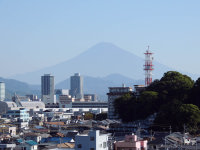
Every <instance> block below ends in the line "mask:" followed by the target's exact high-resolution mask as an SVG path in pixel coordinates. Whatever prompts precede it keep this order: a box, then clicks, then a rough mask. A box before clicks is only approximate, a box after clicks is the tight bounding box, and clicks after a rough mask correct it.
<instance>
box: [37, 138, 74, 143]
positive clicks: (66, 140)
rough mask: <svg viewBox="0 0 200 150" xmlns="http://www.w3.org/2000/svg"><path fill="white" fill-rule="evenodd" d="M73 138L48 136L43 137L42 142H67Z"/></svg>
mask: <svg viewBox="0 0 200 150" xmlns="http://www.w3.org/2000/svg"><path fill="white" fill-rule="evenodd" d="M71 140H72V138H69V137H62V138H60V137H48V138H42V140H41V143H48V142H56V143H58V144H59V143H60V142H61V143H66V142H70V141H71Z"/></svg>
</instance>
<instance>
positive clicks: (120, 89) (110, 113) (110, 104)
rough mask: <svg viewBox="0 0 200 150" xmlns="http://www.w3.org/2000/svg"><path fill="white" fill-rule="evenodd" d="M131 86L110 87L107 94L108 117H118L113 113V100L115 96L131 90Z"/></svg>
mask: <svg viewBox="0 0 200 150" xmlns="http://www.w3.org/2000/svg"><path fill="white" fill-rule="evenodd" d="M132 91H133V90H132V88H131V87H124V86H123V87H110V88H109V93H107V95H108V119H118V116H117V115H116V114H115V108H114V101H115V99H116V98H119V97H121V96H123V95H124V94H127V93H130V92H132Z"/></svg>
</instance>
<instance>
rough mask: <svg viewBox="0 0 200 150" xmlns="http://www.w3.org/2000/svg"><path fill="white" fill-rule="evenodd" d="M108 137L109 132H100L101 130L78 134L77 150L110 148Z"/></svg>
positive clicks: (105, 149)
mask: <svg viewBox="0 0 200 150" xmlns="http://www.w3.org/2000/svg"><path fill="white" fill-rule="evenodd" d="M108 137H109V135H108V134H100V131H99V130H96V131H90V132H89V134H82V135H76V137H75V150H108V144H107V143H108Z"/></svg>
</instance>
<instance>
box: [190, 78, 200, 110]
mask: <svg viewBox="0 0 200 150" xmlns="http://www.w3.org/2000/svg"><path fill="white" fill-rule="evenodd" d="M199 92H200V78H198V79H197V80H196V82H195V83H194V86H193V88H192V90H191V93H190V98H189V101H188V103H191V104H195V105H197V106H198V107H200V94H199Z"/></svg>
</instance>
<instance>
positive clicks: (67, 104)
mask: <svg viewBox="0 0 200 150" xmlns="http://www.w3.org/2000/svg"><path fill="white" fill-rule="evenodd" d="M72 101H73V98H72V97H71V96H70V95H60V96H59V108H72Z"/></svg>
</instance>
